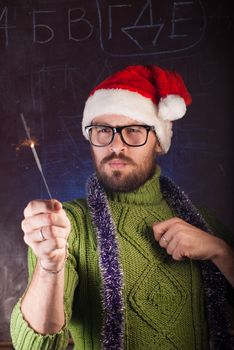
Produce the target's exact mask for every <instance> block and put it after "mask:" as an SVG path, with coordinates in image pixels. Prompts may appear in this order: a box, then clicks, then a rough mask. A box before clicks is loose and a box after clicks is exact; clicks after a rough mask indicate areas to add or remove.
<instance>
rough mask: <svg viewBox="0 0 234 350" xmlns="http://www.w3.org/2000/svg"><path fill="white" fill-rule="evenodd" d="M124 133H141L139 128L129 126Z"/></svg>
mask: <svg viewBox="0 0 234 350" xmlns="http://www.w3.org/2000/svg"><path fill="white" fill-rule="evenodd" d="M126 132H127V133H128V134H137V133H141V127H139V126H129V127H127V128H126Z"/></svg>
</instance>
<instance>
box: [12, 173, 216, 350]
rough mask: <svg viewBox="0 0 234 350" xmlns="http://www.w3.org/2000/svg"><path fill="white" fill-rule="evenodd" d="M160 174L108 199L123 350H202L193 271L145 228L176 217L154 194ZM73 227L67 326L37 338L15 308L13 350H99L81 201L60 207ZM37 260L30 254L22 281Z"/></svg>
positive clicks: (94, 282) (93, 265) (198, 278)
mask: <svg viewBox="0 0 234 350" xmlns="http://www.w3.org/2000/svg"><path fill="white" fill-rule="evenodd" d="M159 178H160V170H159V168H157V172H156V174H155V176H154V177H153V178H152V179H151V180H149V181H148V182H147V183H146V184H145V185H144V186H142V187H141V188H139V189H138V190H136V191H134V192H131V193H107V198H108V202H109V206H110V210H111V213H112V217H113V221H114V223H115V226H116V232H117V237H116V238H117V241H118V246H119V252H120V259H121V261H120V262H121V266H122V268H123V300H124V305H125V309H124V319H125V322H124V324H125V329H124V345H123V347H124V349H125V350H146V349H147V350H155V349H157V350H188V349H189V350H207V349H208V348H209V345H208V329H207V322H206V314H205V305H204V290H203V282H202V275H201V272H200V265H199V264H198V263H197V262H195V261H191V260H189V259H188V260H187V259H186V260H184V261H181V262H175V261H173V260H172V259H171V257H169V256H168V255H167V254H166V253H165V251H164V250H163V249H162V248H161V247H160V246H159V245H158V243H157V242H155V240H154V238H153V234H152V229H151V225H152V223H153V222H154V221H162V220H165V219H168V218H170V217H172V216H174V215H175V212H173V211H172V209H171V208H170V207H169V206H168V204H167V202H166V201H165V199H164V197H163V195H162V193H161V190H160V181H159ZM64 208H65V209H66V211H67V214H68V216H69V219H70V221H71V224H72V231H71V233H70V236H69V257H68V261H67V263H66V270H65V278H66V282H65V284H66V287H65V295H64V301H65V309H66V316H67V317H66V321H67V322H66V325H65V326H64V328H63V330H61V332H59V333H58V334H55V335H46V336H41V335H39V334H37V333H35V332H34V331H33V330H32V329H31V328H30V327H29V325H28V324H27V323H26V322H25V321H24V319H23V317H22V314H21V311H20V302H19V303H18V304H17V305H16V307H15V309H14V311H13V313H12V319H11V334H12V339H13V343H14V346H15V349H16V350H28V349H32V350H34V349H36V350H39V349H43V350H44V349H46V350H52V349H53V350H60V349H65V348H66V344H67V339H68V330H69V331H70V333H71V336H72V338H73V341H74V344H75V347H74V349H75V350H101V349H102V344H101V328H102V319H103V309H102V299H101V294H100V291H101V290H102V280H101V275H100V270H99V259H98V256H99V250H98V248H97V237H96V233H95V228H94V226H93V223H92V219H91V216H90V213H89V210H88V207H87V204H86V201H85V200H75V201H72V202H69V203H65V204H64ZM35 263H36V259H35V257H34V255H33V254H32V252H31V250H30V251H29V280H30V279H31V276H32V273H33V269H34V267H35Z"/></svg>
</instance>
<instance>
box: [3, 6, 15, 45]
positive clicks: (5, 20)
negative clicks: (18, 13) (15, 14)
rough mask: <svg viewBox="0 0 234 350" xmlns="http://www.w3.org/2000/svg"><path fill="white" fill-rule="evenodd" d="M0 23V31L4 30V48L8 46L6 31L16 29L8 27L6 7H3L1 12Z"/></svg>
mask: <svg viewBox="0 0 234 350" xmlns="http://www.w3.org/2000/svg"><path fill="white" fill-rule="evenodd" d="M1 21H3V26H0V29H3V30H4V34H5V46H6V47H7V46H8V44H9V35H8V29H10V28H16V26H8V8H7V7H4V8H3V10H2V14H1V15H0V23H1Z"/></svg>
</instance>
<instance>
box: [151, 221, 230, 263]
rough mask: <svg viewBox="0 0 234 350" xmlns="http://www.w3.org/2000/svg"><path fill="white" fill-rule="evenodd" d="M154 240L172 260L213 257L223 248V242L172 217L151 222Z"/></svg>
mask: <svg viewBox="0 0 234 350" xmlns="http://www.w3.org/2000/svg"><path fill="white" fill-rule="evenodd" d="M153 233H154V237H155V239H156V241H158V243H159V245H160V246H161V247H162V248H164V249H165V250H166V251H167V253H168V254H169V255H171V256H172V258H173V259H174V260H182V259H183V258H190V259H195V260H207V259H211V260H213V259H215V258H216V256H218V255H219V254H220V251H221V250H222V249H223V245H224V242H223V241H222V240H221V239H219V238H218V237H215V236H213V235H211V234H209V233H206V232H205V231H202V230H200V229H199V228H197V227H195V226H192V225H190V224H189V223H187V222H185V221H183V220H182V219H179V218H177V217H174V218H172V219H169V220H166V221H162V222H159V223H154V224H153Z"/></svg>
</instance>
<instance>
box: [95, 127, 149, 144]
mask: <svg viewBox="0 0 234 350" xmlns="http://www.w3.org/2000/svg"><path fill="white" fill-rule="evenodd" d="M116 132H117V133H120V134H121V137H122V140H123V141H124V142H125V143H126V144H128V145H131V146H140V145H142V144H144V143H145V142H146V139H147V134H148V130H147V129H146V127H144V126H142V125H141V126H139V125H129V126H124V127H120V128H111V127H109V126H100V125H94V126H92V127H90V128H89V137H90V141H91V143H92V144H93V145H97V146H106V145H108V144H110V143H111V141H112V139H113V137H114V134H115V133H116Z"/></svg>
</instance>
